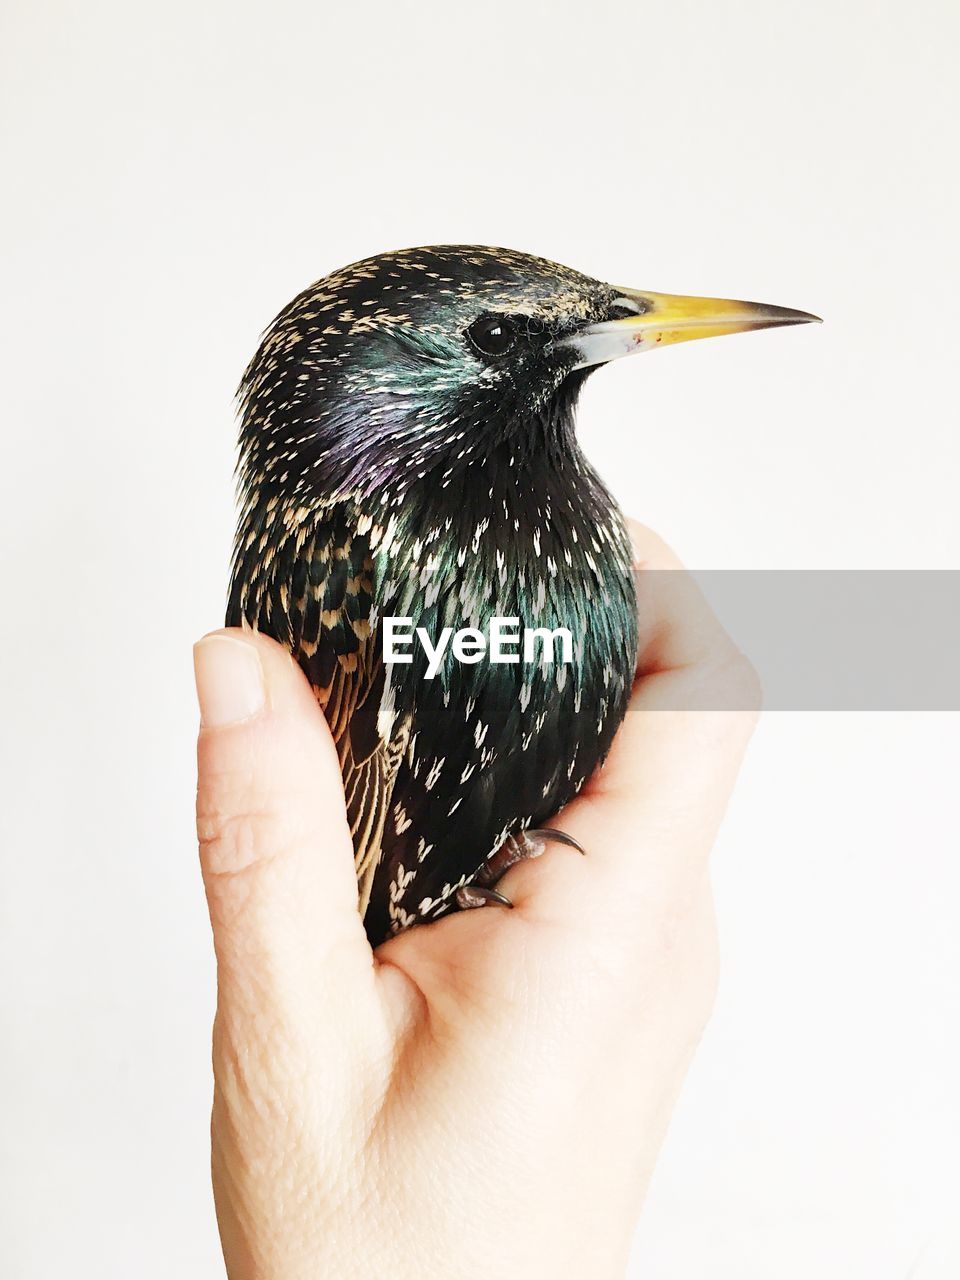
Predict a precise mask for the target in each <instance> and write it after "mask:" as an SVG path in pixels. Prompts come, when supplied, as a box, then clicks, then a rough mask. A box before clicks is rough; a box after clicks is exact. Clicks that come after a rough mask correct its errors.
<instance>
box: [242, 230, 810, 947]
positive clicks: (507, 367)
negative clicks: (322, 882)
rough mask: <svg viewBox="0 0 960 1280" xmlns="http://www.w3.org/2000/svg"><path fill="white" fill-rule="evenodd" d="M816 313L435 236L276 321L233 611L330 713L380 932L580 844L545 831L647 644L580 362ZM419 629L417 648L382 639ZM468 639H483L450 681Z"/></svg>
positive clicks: (361, 883) (362, 898) (467, 898)
mask: <svg viewBox="0 0 960 1280" xmlns="http://www.w3.org/2000/svg"><path fill="white" fill-rule="evenodd" d="M817 319H818V318H817V317H816V316H813V315H810V314H809V313H807V312H802V311H795V310H791V309H788V308H784V307H775V306H768V305H765V304H760V303H749V302H741V301H733V300H728V299H715V298H700V297H687V296H681V295H673V294H664V293H656V292H651V291H648V290H640V289H634V288H622V287H619V286H615V285H610V284H605V283H603V282H602V281H599V280H597V279H594V278H592V277H590V276H587V275H584V274H582V273H580V272H578V271H575V270H573V269H571V268H569V267H564V266H560V265H558V264H557V263H554V262H550V261H547V260H546V259H543V258H539V257H536V256H534V255H531V254H527V253H523V252H519V251H516V250H509V249H502V248H491V247H486V246H474V245H439V246H432V247H425V248H414V249H403V250H398V251H394V252H387V253H381V254H378V255H376V256H373V257H369V258H366V259H364V260H363V261H360V262H357V263H354V264H353V265H350V266H347V267H344V268H342V269H340V270H337V271H334V272H333V273H331V274H329V275H327V276H325V277H323V278H322V279H320V280H318V281H317V282H316V283H315V284H313V285H311V286H309V287H308V288H306V289H305V290H303V292H301V293H300V294H298V296H297V297H295V298H294V299H293V301H292V302H290V303H289V304H288V305H287V306H286V307H284V308H283V310H282V311H281V312H280V313H279V315H277V317H276V318H275V319H274V321H273V322H272V324H271V325H270V326H269V327H268V328H267V329H266V330H265V332H264V334H263V336H262V340H261V342H260V345H259V347H258V349H257V351H256V353H255V355H254V357H253V359H252V360H251V361H250V363H249V365H248V367H247V369H246V371H245V373H244V375H243V378H242V381H241V385H240V389H239V392H238V403H239V418H240V429H239V453H238V463H237V475H238V487H239V518H238V523H237V532H236V542H235V549H234V556H233V565H232V573H231V582H230V591H229V602H228V607H227V615H226V622H227V625H228V626H239V627H247V628H252V629H254V630H257V631H260V632H262V633H265V634H266V635H268V636H271V637H273V638H274V639H275V640H277V641H278V642H279V643H280V644H281V645H283V646H285V647H286V648H287V649H288V650H289V652H290V653H291V654H292V655H293V657H294V659H295V660H296V662H297V663H298V664H299V666H300V667H301V668H302V670H303V672H304V673H305V675H306V677H307V679H308V680H309V682H310V685H311V687H312V689H313V692H314V694H315V696H316V698H317V700H318V702H319V703H320V705H321V707H322V708H323V711H324V713H325V715H326V719H327V721H328V724H329V727H330V730H331V732H332V736H333V739H334V742H335V743H336V747H337V753H338V757H339V761H340V767H341V771H342V775H343V783H344V793H345V798H346V811H347V817H348V820H349V825H350V831H351V835H352V839H353V846H354V858H355V867H356V873H357V886H358V889H357V894H358V910H359V911H360V913H361V915H362V917H363V922H364V926H365V929H366V933H367V937H368V938H369V940H370V943H371V945H372V946H374V947H375V946H378V945H379V944H380V943H382V942H384V941H385V940H386V939H388V938H390V937H392V936H394V935H395V934H397V933H399V932H401V931H403V930H406V929H409V928H411V927H413V926H420V925H425V924H430V923H432V922H434V921H436V920H438V919H440V918H442V917H443V916H445V915H447V914H448V913H450V912H453V911H458V910H465V909H469V908H474V907H479V906H485V905H491V904H498V905H500V906H503V907H509V906H511V905H512V904H511V903H510V900H509V899H508V898H507V897H506V895H504V894H502V893H501V892H500V891H499V890H498V889H497V888H496V884H497V882H498V880H499V879H500V877H501V876H502V874H503V872H504V870H505V869H506V868H508V867H509V866H510V865H512V864H513V863H514V862H516V861H517V860H518V859H520V858H523V857H530V856H536V855H537V854H538V853H540V852H542V850H543V848H544V847H545V845H546V843H547V842H549V841H551V840H557V841H559V842H561V843H566V844H570V845H573V846H574V847H575V848H577V849H580V846H579V844H577V842H576V841H574V840H572V838H571V837H569V836H568V835H566V833H564V832H561V831H557V830H556V829H554V828H551V827H549V826H545V825H544V824H545V823H547V822H548V821H549V819H550V817H551V815H553V814H556V813H557V812H558V811H559V810H561V809H562V807H563V806H564V805H565V804H566V803H567V802H568V801H570V800H571V799H572V798H573V797H574V796H575V795H576V794H577V793H578V792H579V791H580V790H581V788H583V786H584V785H585V784H586V782H587V781H588V779H589V778H590V777H591V776H592V775H593V774H594V772H595V771H596V770H597V769H599V768H601V767H602V764H603V761H604V759H605V758H606V756H607V753H608V752H609V750H610V747H611V744H612V742H613V738H614V735H615V733H616V731H617V728H618V727H619V725H620V723H621V721H622V720H623V717H624V715H625V712H626V708H627V703H628V700H629V697H630V694H631V690H632V687H633V682H634V673H635V668H636V663H637V650H638V621H637V598H636V591H635V584H634V580H633V575H632V571H631V570H632V555H631V545H630V540H629V537H628V533H627V529H626V525H625V521H624V517H623V515H622V513H621V511H620V508H619V506H618V505H617V502H616V501H615V499H614V497H613V496H612V494H611V492H610V490H609V489H608V487H607V486H606V484H605V483H604V482H603V480H602V479H601V478H600V476H599V475H598V473H597V472H596V471H595V470H594V468H593V467H592V466H591V464H590V463H589V461H588V460H587V458H586V457H585V455H584V453H583V451H582V449H581V447H580V445H579V443H578V439H577V435H576V431H575V415H576V406H577V400H578V396H579V393H580V391H581V389H582V387H583V384H584V382H585V380H586V379H587V378H588V377H589V376H590V374H591V373H592V372H594V370H596V369H598V368H599V367H600V366H602V365H604V364H606V363H608V362H609V361H611V360H613V359H616V358H618V357H620V356H623V355H627V354H629V353H632V352H642V351H648V350H655V349H656V348H657V347H661V346H668V345H671V344H674V343H678V342H684V341H688V340H690V339H695V338H701V337H709V336H712V335H720V334H728V333H738V332H744V331H747V330H753V329H763V328H771V327H778V326H784V325H794V324H800V323H806V322H809V321H814V320H817ZM494 619H500V620H508V621H507V622H506V623H501V624H498V625H501V626H506V627H508V628H514V627H515V628H516V630H515V631H514V630H509V635H510V636H516V637H517V640H516V643H515V644H514V645H513V647H512V648H511V647H510V646H509V645H507V646H504V647H503V648H504V651H506V652H507V655H508V656H507V657H506V658H503V660H500V661H496V662H495V661H492V660H489V654H488V655H487V657H484V655H483V654H482V653H480V654H479V656H478V653H477V644H476V637H477V634H478V633H479V634H480V635H481V637H482V636H483V634H484V630H485V628H489V626H490V624H491V620H494ZM401 621H403V622H404V625H407V626H408V631H407V632H406V633H405V634H406V635H408V636H409V637H410V638H411V640H410V644H409V645H408V646H407V648H406V649H405V650H404V651H403V652H401V650H400V648H399V647H397V646H394V647H392V648H390V651H389V653H385V647H384V640H385V635H386V633H387V631H388V630H391V629H392V628H395V627H396V626H399V625H400V622H401ZM538 628H539V629H541V630H540V631H539V632H537V629H538ZM418 629H419V630H418ZM450 631H453V632H463V633H464V634H466V635H467V636H468V637H470V638H471V639H472V640H473V642H474V643H473V645H472V646H471V647H470V648H469V649H468V647H467V646H466V645H463V644H461V645H460V646H459V653H460V656H459V657H458V656H457V653H456V652H454V650H455V648H456V646H451V645H447V647H446V648H445V649H444V651H443V653H442V656H441V657H440V658H439V659H437V660H436V662H435V666H436V669H435V671H434V673H433V674H432V675H430V673H429V668H430V660H429V658H428V648H430V647H432V648H433V650H434V651H435V650H436V646H437V644H438V643H439V642H440V639H439V638H440V637H441V635H442V634H443V633H447V634H449V633H450ZM529 632H533V633H534V635H535V637H536V636H537V635H539V636H540V637H541V640H542V644H541V646H540V649H539V650H537V651H534V652H533V653H532V654H531V656H530V659H529V660H526V659H527V651H526V640H525V637H526V635H527V634H528V633H529ZM545 633H548V634H554V633H555V635H556V636H557V637H559V639H560V640H561V641H562V638H563V633H566V634H567V636H568V637H569V640H570V646H569V650H570V651H569V653H568V654H566V655H564V654H563V653H559V654H558V653H556V652H553V651H551V652H550V653H549V654H548V652H547V644H546V639H545V638H544V634H545ZM417 635H421V636H422V637H424V639H425V643H426V645H427V646H428V648H424V647H423V646H422V645H417V644H416V643H414V642H413V639H414V638H415V637H416V636H417ZM521 635H523V637H524V652H523V654H521V653H520V652H519V637H520V636H521ZM553 648H556V646H553ZM501 657H502V652H501ZM564 657H565V658H566V660H563V661H561V660H560V659H561V658H564ZM581 852H582V850H581Z"/></svg>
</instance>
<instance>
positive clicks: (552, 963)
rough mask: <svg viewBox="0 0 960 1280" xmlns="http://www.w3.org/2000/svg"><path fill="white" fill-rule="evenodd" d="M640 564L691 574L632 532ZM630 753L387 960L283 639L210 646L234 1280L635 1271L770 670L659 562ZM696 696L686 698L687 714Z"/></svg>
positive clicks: (221, 1206)
mask: <svg viewBox="0 0 960 1280" xmlns="http://www.w3.org/2000/svg"><path fill="white" fill-rule="evenodd" d="M631 533H632V536H633V539H634V547H635V552H636V558H637V563H638V565H639V566H641V567H644V568H653V569H676V570H679V569H680V566H679V564H678V562H677V560H676V557H675V556H674V555H673V554H672V552H671V551H670V550H669V549H668V548H667V547H666V546H665V545H664V544H663V543H662V542H661V541H660V540H659V539H658V538H657V537H656V536H655V535H654V534H652V533H650V531H649V530H646V529H643V528H642V527H641V526H638V525H634V526H632V527H631ZM639 580H640V618H641V638H642V643H641V650H640V661H639V665H638V671H637V679H636V684H635V688H634V693H633V697H632V701H631V704H630V709H629V711H628V714H627V718H626V720H625V722H624V724H623V726H622V727H621V729H620V731H619V734H618V736H617V739H616V741H615V744H614V747H613V750H612V752H611V755H610V757H609V759H608V761H607V764H606V765H605V767H604V768H603V770H602V771H600V773H599V774H597V775H596V776H595V777H594V778H593V779H592V781H591V782H590V783H589V784H588V786H587V788H586V789H585V791H584V792H583V793H582V794H581V795H580V796H578V797H577V799H576V800H575V801H574V802H573V803H572V804H570V805H569V806H568V807H567V808H566V809H565V810H564V811H563V812H562V813H561V814H560V815H558V816H557V818H556V820H555V822H554V823H553V824H552V825H557V826H560V827H561V828H562V829H564V830H566V831H568V832H569V833H570V834H571V835H573V836H575V837H576V838H577V839H578V840H579V841H580V842H581V843H582V844H583V845H584V847H585V848H587V850H588V851H589V852H588V856H587V857H581V856H580V855H579V854H577V853H576V852H575V851H573V850H571V849H568V848H563V847H553V848H550V849H548V851H547V852H546V853H545V854H544V855H543V856H542V857H540V858H538V859H536V860H534V861H527V862H524V863H521V864H519V865H518V866H516V867H514V868H512V869H511V870H510V871H509V872H508V873H507V874H506V876H505V877H504V878H503V879H502V880H501V882H500V884H499V886H498V887H499V888H500V889H501V890H502V891H503V892H505V893H506V894H507V895H508V896H509V897H510V898H511V899H512V900H513V902H514V903H515V907H514V909H513V910H512V911H509V910H504V909H501V908H497V907H486V908H483V909H481V910H476V911H469V912H462V913H458V914H455V915H452V916H449V917H447V918H445V919H443V920H441V921H438V922H437V923H436V924H433V925H430V926H427V927H423V928H417V929H413V930H411V931H409V932H407V933H404V934H401V935H399V936H398V937H396V938H393V939H391V940H390V941H388V942H387V943H385V944H384V945H383V946H381V947H380V948H378V950H377V952H376V953H375V954H373V953H371V951H370V948H369V946H368V944H367V941H366V937H365V935H364V931H363V927H362V925H361V922H360V919H359V916H358V914H357V911H356V881H355V877H354V872H353V855H352V845H351V841H350V835H349V832H348V830H347V826H346V821H345V817H344V807H343V794H342V789H341V785H340V772H339V768H338V764H337V758H336V754H335V751H334V748H333V744H332V742H331V739H330V734H329V732H328V729H327V725H326V721H325V720H324V718H323V715H322V713H321V711H320V709H319V708H318V706H317V704H316V702H315V700H314V698H313V695H312V693H311V691H310V688H309V686H308V684H307V683H306V681H305V679H304V677H303V676H302V674H301V673H300V671H299V669H298V668H297V667H296V666H295V665H294V663H293V662H292V661H291V659H290V658H289V656H288V655H287V653H286V651H285V650H283V649H281V648H280V647H279V646H278V645H276V644H274V643H273V642H272V641H270V640H268V639H267V638H266V637H263V636H259V635H255V634H252V633H250V632H240V631H223V632H216V633H213V634H212V635H211V636H208V637H205V638H204V639H203V640H202V641H201V642H200V643H199V644H198V645H197V648H196V667H197V684H198V692H199V697H200V704H201V714H202V727H201V732H200V741H199V787H198V800H197V824H198V832H199V838H200V860H201V866H202V870H203V878H204V884H205V887H206V892H207V899H208V903H209V908H210V918H211V922H212V925H213V937H214V944H215V949H216V957H217V975H218V1004H217V1014H216V1021H215V1025H214V1035H213V1066H214V1079H215V1090H214V1103H213V1119H212V1144H213V1183H214V1192H215V1198H216V1207H217V1216H218V1220H219V1226H220V1234H221V1239H222V1243H223V1251H224V1257H225V1259H226V1265H227V1273H228V1275H229V1277H230V1278H231V1280H254V1278H256V1280H300V1278H302V1280H307V1278H308V1277H309V1278H310V1280H317V1277H321V1276H331V1277H350V1278H351V1280H366V1278H367V1277H370V1278H371V1280H374V1278H376V1280H381V1278H382V1277H383V1276H385V1275H390V1276H391V1277H399V1278H403V1277H411V1278H412V1277H417V1278H418V1280H423V1278H424V1277H434V1276H436V1277H443V1278H444V1280H449V1277H452V1276H456V1277H458V1280H471V1277H475V1276H476V1277H480V1276H483V1277H485V1278H486V1277H505V1278H506V1277H509V1278H511V1280H515V1278H516V1277H518V1276H524V1277H531V1278H537V1277H544V1280H546V1278H547V1277H550V1278H551V1280H557V1278H558V1277H560V1278H562V1277H568V1276H569V1277H582V1276H585V1275H590V1276H592V1277H598V1278H600V1280H603V1277H622V1276H623V1274H624V1270H625V1266H626V1260H627V1254H628V1250H629V1246H630V1240H631V1236H632V1232H633V1229H634V1226H635V1224H636V1220H637V1217H638V1215H639V1212H640V1208H641V1205H642V1202H643V1198H644V1194H645V1192H646V1188H647V1184H648V1181H649V1178H650V1175H651V1172H652V1170H653V1166H654V1162H655V1160H656V1157H657V1153H658V1151H659V1149H660V1146H661V1143H662V1141H663V1137H664V1134H665V1132H666V1128H667V1124H668V1121H669V1117H670V1114H671V1111H672V1109H673V1106H674V1103H675V1101H676V1098H677V1094H678V1091H679V1089H680V1085H681V1082H682V1080H683V1077H684V1075H685V1073H686V1070H687V1067H688V1065H689V1062H690V1059H691V1056H692V1054H693V1052H694V1049H695V1047H696V1045H697V1043H698V1040H699V1038H700V1035H701V1033H702V1030H703V1027H704V1025H705V1023H706V1020H707V1018H708V1016H709V1012H710V1009H711V1006H712V1003H713V997H714V990H715V985H716V977H717V950H716V932H715V923H714V913H713V905H712V897H711V891H710V884H709V878H708V855H709V852H710V848H711V846H712V844H713V842H714V838H715V835H716V832H717V828H718V825H719V823H720V820H721V818H722V815H723V812H724V809H725V806H726V803H727V799H728V797H729V794H730V791H731V789H732V787H733V784H734V781H735V779H736V775H737V772H738V769H739V767H740V762H741V760H742V757H743V753H744V751H745V749H746V746H747V742H748V740H749V737H750V734H751V731H752V728H753V725H754V722H755V718H756V713H755V711H751V710H735V711H723V710H697V709H693V708H695V707H696V706H703V705H704V704H706V705H713V706H724V707H737V708H744V707H754V706H756V705H757V704H758V702H759V695H758V690H757V683H756V676H755V675H754V673H753V671H752V669H751V668H750V666H749V664H748V663H747V662H746V660H745V659H744V658H743V656H742V655H741V654H740V653H739V652H738V650H737V649H736V647H735V646H734V645H733V643H732V641H731V640H730V638H729V637H728V636H727V635H726V634H725V632H724V631H723V630H722V628H721V627H720V625H719V623H718V622H717V620H716V618H715V617H714V616H713V614H712V613H711V611H710V609H709V608H708V606H707V604H706V602H705V601H704V599H703V597H702V596H701V595H700V593H699V591H698V589H697V588H696V586H695V584H694V583H693V581H692V580H691V579H690V578H689V577H688V576H687V575H686V574H684V573H682V572H677V573H670V574H652V575H640V579H639ZM681 707H686V708H688V709H678V708H681Z"/></svg>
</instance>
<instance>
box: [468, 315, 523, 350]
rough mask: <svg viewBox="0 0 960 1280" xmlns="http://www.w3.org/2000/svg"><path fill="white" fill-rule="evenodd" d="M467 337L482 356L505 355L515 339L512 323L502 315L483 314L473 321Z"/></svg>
mask: <svg viewBox="0 0 960 1280" xmlns="http://www.w3.org/2000/svg"><path fill="white" fill-rule="evenodd" d="M467 337H468V338H469V339H470V341H471V343H472V344H473V346H474V347H475V348H476V349H477V351H479V352H480V354H481V355H482V356H503V355H506V354H507V352H508V351H509V350H510V348H511V347H512V346H513V344H514V342H515V341H516V339H517V335H516V332H515V330H514V328H513V325H512V324H511V323H510V321H509V320H506V319H505V318H504V317H503V316H483V317H482V318H481V319H480V320H476V321H474V323H473V324H472V325H471V326H470V328H469V329H468V330H467Z"/></svg>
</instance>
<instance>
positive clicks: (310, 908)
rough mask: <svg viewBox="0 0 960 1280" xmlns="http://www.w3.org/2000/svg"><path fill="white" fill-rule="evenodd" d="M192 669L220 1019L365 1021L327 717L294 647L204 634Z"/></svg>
mask: <svg viewBox="0 0 960 1280" xmlns="http://www.w3.org/2000/svg"><path fill="white" fill-rule="evenodd" d="M194 666H195V671H196V680H197V695H198V698H199V701H200V712H201V727H200V739H199V744H198V753H197V754H198V786H197V834H198V837H199V841H200V864H201V868H202V871H203V879H204V885H205V887H206V892H207V901H208V905H209V908H210V920H211V923H212V925H213V937H214V946H215V949H216V954H217V969H218V987H219V1000H220V1008H221V1012H228V1011H229V1010H230V1009H231V1007H233V1006H236V1005H238V1004H239V1005H240V1006H243V1007H244V1008H245V1011H246V1012H250V1010H249V1008H248V1007H247V1006H249V1005H250V1002H251V1001H254V1002H255V1003H256V1004H257V1005H258V1006H259V1007H261V1008H269V1009H270V1011H271V1016H272V1017H274V1016H277V1017H280V1018H284V1017H285V1015H286V1016H287V1017H296V1016H299V1015H300V1014H301V1012H302V1010H303V1009H305V1008H310V1009H311V1013H312V1014H313V1015H314V1016H315V1014H316V1012H317V1009H316V1006H317V1003H318V1002H321V1003H323V1004H326V1005H327V1006H328V1007H327V1009H326V1010H325V1012H327V1013H329V1014H330V1015H331V1017H333V1018H335V1019H336V1021H335V1022H334V1023H333V1025H334V1026H337V1025H338V1024H339V1025H340V1026H341V1027H342V1026H343V1025H344V1021H347V1022H350V1023H352V1024H353V1025H356V1018H357V1013H358V1012H359V1011H360V1008H362V1004H363V1001H364V1000H365V999H366V998H368V997H369V998H371V999H372V998H373V993H374V968H373V957H372V953H371V951H370V948H369V946H368V944H367V940H366V936H365V934H364V930H363V926H362V924H361V921H360V916H359V914H358V911H357V883H356V876H355V874H354V868H353V845H352V841H351V838H350V832H349V829H348V826H347V818H346V813H345V808H344V799H343V787H342V784H341V778H340V767H339V764H338V760H337V753H336V749H335V747H334V744H333V741H332V739H331V736H330V731H329V729H328V727H327V723H326V720H325V719H324V716H323V713H322V711H321V710H320V708H319V706H318V705H317V702H316V699H315V698H314V696H313V693H312V691H311V689H310V686H309V684H308V683H307V681H306V679H305V678H304V676H303V674H302V672H301V671H300V670H299V668H298V667H297V666H296V664H295V663H294V662H293V660H292V658H291V657H290V655H289V654H288V653H287V652H286V650H284V649H282V648H281V647H280V646H279V645H278V644H275V643H274V642H273V641H272V640H269V639H268V638H267V637H265V636H262V635H260V634H258V633H256V632H251V631H239V630H228V631H218V632H214V633H212V634H211V635H208V636H205V637H204V639H202V640H201V641H200V642H199V643H198V644H197V645H196V646H195V648H194ZM358 1006H359V1007H358ZM346 1010H350V1013H351V1016H350V1017H349V1018H346V1019H344V1020H341V1016H340V1015H343V1014H345V1011H346ZM311 1020H312V1019H311Z"/></svg>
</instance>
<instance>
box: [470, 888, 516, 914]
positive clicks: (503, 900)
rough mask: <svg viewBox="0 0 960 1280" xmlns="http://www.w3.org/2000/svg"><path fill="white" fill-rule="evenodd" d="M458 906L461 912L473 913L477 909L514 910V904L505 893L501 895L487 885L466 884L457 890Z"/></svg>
mask: <svg viewBox="0 0 960 1280" xmlns="http://www.w3.org/2000/svg"><path fill="white" fill-rule="evenodd" d="M457 906H458V907H459V908H460V910H461V911H471V910H473V909H474V908H475V907H489V906H497V907H508V908H509V909H510V910H511V911H512V910H513V903H512V902H511V901H510V899H509V898H508V897H507V895H506V894H505V893H500V892H499V891H498V890H496V889H492V888H491V887H490V886H489V885H485V884H465V885H463V886H462V887H461V888H459V889H458V890H457Z"/></svg>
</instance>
